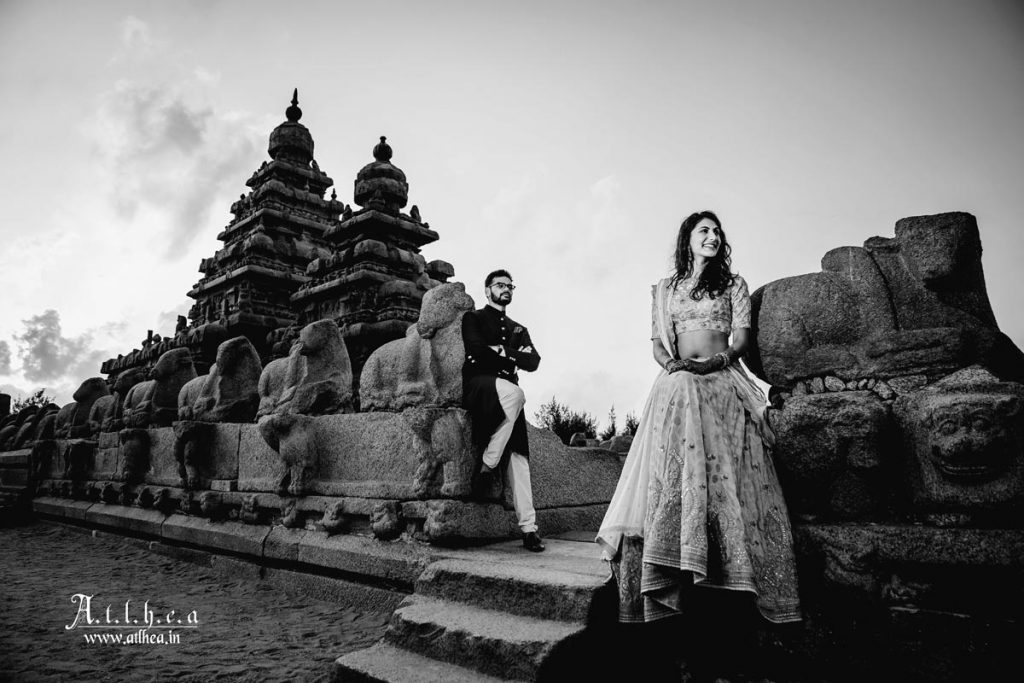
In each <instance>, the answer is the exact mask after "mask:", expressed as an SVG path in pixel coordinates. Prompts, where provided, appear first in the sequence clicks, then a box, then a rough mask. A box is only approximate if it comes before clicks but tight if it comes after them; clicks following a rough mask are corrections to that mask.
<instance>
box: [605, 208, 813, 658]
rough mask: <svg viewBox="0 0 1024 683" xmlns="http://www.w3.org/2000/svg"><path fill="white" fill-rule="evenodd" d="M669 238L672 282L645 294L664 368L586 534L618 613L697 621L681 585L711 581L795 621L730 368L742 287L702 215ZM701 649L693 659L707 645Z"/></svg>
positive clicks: (790, 563)
mask: <svg viewBox="0 0 1024 683" xmlns="http://www.w3.org/2000/svg"><path fill="white" fill-rule="evenodd" d="M676 244H677V246H676V258H675V261H676V272H675V274H674V275H673V276H672V277H670V278H665V279H664V280H662V281H661V282H659V283H658V284H657V285H655V287H654V297H653V298H654V305H653V311H652V318H653V321H652V328H653V330H652V336H653V337H654V339H653V343H654V357H655V359H656V360H657V361H658V363H659V365H661V366H662V367H663V371H662V372H661V373H660V374H659V375H658V378H657V379H656V380H655V382H654V387H653V388H652V389H651V393H650V396H649V397H648V399H647V405H646V406H645V407H644V412H643V415H642V416H641V418H640V427H639V429H638V431H637V434H636V437H635V438H634V440H633V443H632V445H631V447H630V450H629V455H628V456H627V458H626V462H625V464H624V466H623V470H622V475H621V477H620V479H619V483H618V486H617V487H616V490H615V495H614V496H613V498H612V501H611V503H610V504H609V506H608V512H607V514H606V515H605V518H604V521H603V522H602V523H601V529H600V531H599V532H598V536H597V539H596V540H597V542H598V543H599V544H600V545H601V547H602V550H603V552H604V557H605V559H606V560H609V561H610V562H611V564H612V571H613V573H614V574H615V577H616V579H617V581H618V587H619V597H620V604H619V619H620V621H623V622H652V621H658V620H661V619H665V618H667V617H672V616H675V615H678V614H683V615H684V616H685V617H686V618H687V619H690V620H697V621H698V622H701V623H704V622H706V621H707V620H708V619H710V618H711V617H712V615H711V614H705V613H704V612H705V611H706V610H703V609H702V610H695V609H694V608H693V605H695V604H707V603H704V601H703V600H704V596H703V595H700V596H695V595H694V594H693V591H694V590H698V591H700V592H701V593H703V590H702V589H700V588H699V587H701V586H713V587H719V588H729V589H733V590H737V591H743V592H744V593H747V594H752V597H753V601H752V602H753V605H755V606H756V608H757V610H758V611H759V612H760V613H761V615H762V616H763V617H765V618H766V619H768V620H769V621H771V622H775V623H784V622H791V621H798V620H799V619H800V618H801V616H800V606H799V599H798V596H797V585H796V568H795V560H794V554H793V539H792V532H791V530H790V523H789V515H788V512H787V510H786V504H785V501H784V500H783V497H782V491H781V489H780V487H779V482H778V478H777V476H776V474H775V468H774V466H773V465H772V461H771V458H770V457H769V454H768V447H769V445H770V444H771V442H772V435H771V432H770V429H769V427H768V425H767V423H766V422H765V419H764V407H765V399H764V395H763V394H762V393H761V392H760V390H759V389H757V387H756V386H755V385H754V384H753V382H752V381H751V380H750V378H749V377H748V376H747V375H746V373H745V372H744V371H743V370H742V369H741V368H740V367H739V366H738V364H737V363H735V361H737V360H738V358H739V357H740V356H741V355H742V354H743V352H744V350H745V349H746V345H747V339H748V334H749V327H750V298H749V295H748V294H747V287H746V283H745V282H744V281H743V279H742V278H741V277H739V276H738V275H735V274H733V273H732V272H731V269H730V260H729V245H728V243H727V242H726V239H725V233H724V231H723V230H722V226H721V222H720V221H719V219H718V217H717V216H716V215H715V214H714V213H711V212H710V211H703V212H700V213H694V214H692V215H690V216H689V217H688V218H687V219H686V220H684V221H683V224H682V225H681V226H680V229H679V235H678V239H677V242H676ZM730 333H731V336H732V343H731V344H730ZM695 597H698V598H699V599H697V600H695V599H694V598H695ZM710 604H711V606H712V611H714V601H713V600H712V601H711V602H710ZM750 606H751V605H745V606H744V607H745V608H746V609H748V610H749V607H750ZM747 616H748V617H749V616H750V615H747ZM745 621H746V622H747V623H749V622H750V621H751V620H750V619H749V618H747V619H745ZM741 628H742V627H741V626H740V625H738V624H734V625H733V626H732V630H733V631H734V632H736V631H737V630H739V629H741ZM700 649H701V650H702V653H697V652H694V653H692V656H693V657H695V658H697V659H699V658H700V654H704V655H706V654H707V652H708V651H709V649H708V648H703V647H702V648H700ZM695 661H696V660H695Z"/></svg>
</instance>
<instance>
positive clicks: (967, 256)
mask: <svg viewBox="0 0 1024 683" xmlns="http://www.w3.org/2000/svg"><path fill="white" fill-rule="evenodd" d="M896 241H897V242H898V243H899V246H900V251H901V252H902V253H903V255H904V257H905V258H906V262H907V265H908V266H909V267H910V269H911V271H912V272H914V274H915V275H917V276H918V277H919V278H920V279H921V281H922V282H924V283H925V285H927V286H929V287H933V286H934V287H941V286H942V282H943V281H944V280H946V279H948V278H951V277H956V276H958V275H962V274H964V273H967V272H970V270H972V269H974V268H976V267H980V263H981V237H980V236H979V234H978V223H977V221H976V220H975V218H974V216H972V215H970V214H968V213H945V214H939V215H937V216H914V217H911V218H903V219H901V220H899V221H897V222H896Z"/></svg>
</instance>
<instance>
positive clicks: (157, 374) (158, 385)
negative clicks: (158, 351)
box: [124, 348, 196, 428]
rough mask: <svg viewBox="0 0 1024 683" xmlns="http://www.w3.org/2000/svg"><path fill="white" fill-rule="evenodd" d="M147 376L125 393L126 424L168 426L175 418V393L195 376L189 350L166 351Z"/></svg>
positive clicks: (130, 425) (129, 425)
mask: <svg viewBox="0 0 1024 683" xmlns="http://www.w3.org/2000/svg"><path fill="white" fill-rule="evenodd" d="M150 376H151V377H152V379H148V380H146V381H144V382H139V383H138V384H136V385H135V386H133V387H132V388H131V389H129V390H128V394H127V395H126V396H125V399H124V416H125V424H126V426H128V427H140V428H145V427H149V426H155V427H167V426H169V425H170V424H171V422H173V421H174V420H175V419H176V418H177V416H178V394H179V393H180V392H181V389H182V387H184V386H185V384H187V383H188V382H189V380H192V379H195V377H196V369H195V365H193V363H192V354H191V353H190V352H189V350H188V349H183V348H178V349H171V350H170V351H167V352H166V353H164V354H163V355H162V356H160V358H159V359H158V360H157V362H156V365H154V366H153V369H152V370H151V371H150Z"/></svg>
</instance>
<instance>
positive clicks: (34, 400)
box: [11, 389, 53, 414]
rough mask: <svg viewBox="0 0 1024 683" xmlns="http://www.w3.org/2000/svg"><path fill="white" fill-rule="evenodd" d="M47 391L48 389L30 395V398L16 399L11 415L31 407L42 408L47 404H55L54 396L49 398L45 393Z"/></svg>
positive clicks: (12, 405) (19, 397)
mask: <svg viewBox="0 0 1024 683" xmlns="http://www.w3.org/2000/svg"><path fill="white" fill-rule="evenodd" d="M45 391H46V389H40V390H39V391H36V392H35V393H32V394H29V395H28V398H22V397H21V396H18V398H16V399H14V402H13V403H12V404H11V413H12V414H13V413H17V412H18V411H20V410H21V409H23V408H28V407H29V406H39V407H40V408H41V407H43V406H45V405H46V404H47V403H53V396H47V395H46V394H45V393H43V392H45Z"/></svg>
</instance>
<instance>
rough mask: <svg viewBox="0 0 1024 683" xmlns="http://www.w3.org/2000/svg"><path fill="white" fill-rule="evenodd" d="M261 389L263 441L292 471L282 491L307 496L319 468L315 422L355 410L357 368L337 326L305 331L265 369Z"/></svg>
mask: <svg viewBox="0 0 1024 683" xmlns="http://www.w3.org/2000/svg"><path fill="white" fill-rule="evenodd" d="M279 361H285V362H279ZM259 387H260V406H261V408H260V411H261V413H263V415H262V417H260V420H259V430H260V435H261V436H262V437H263V440H264V441H266V442H267V445H269V446H270V447H271V448H273V449H274V450H275V451H276V452H277V453H278V454H279V455H280V456H281V459H282V460H283V461H284V463H285V465H286V467H287V469H286V471H285V474H284V476H283V477H282V480H281V482H280V483H279V487H278V488H279V491H280V492H281V493H282V494H285V493H288V494H291V495H302V494H303V493H305V492H306V491H307V489H308V487H309V481H310V479H311V478H312V477H313V476H314V475H315V473H316V468H317V456H316V450H315V447H314V445H313V441H312V438H311V436H312V434H311V430H312V425H313V422H312V416H315V415H330V414H336V413H341V412H344V411H346V410H350V409H351V408H352V363H351V361H350V360H349V356H348V349H347V348H346V346H345V340H344V338H343V337H342V335H341V330H339V329H338V326H337V324H335V322H334V321H333V320H319V321H317V322H315V323H311V324H309V325H306V326H305V327H304V328H302V331H301V332H299V337H298V339H297V340H296V342H295V344H294V345H293V346H292V349H291V352H290V353H289V355H288V357H287V358H283V359H278V361H273V362H271V363H269V364H268V365H267V368H264V371H263V374H261V375H260V382H259ZM264 411H265V412H264Z"/></svg>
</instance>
